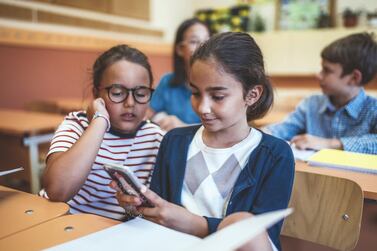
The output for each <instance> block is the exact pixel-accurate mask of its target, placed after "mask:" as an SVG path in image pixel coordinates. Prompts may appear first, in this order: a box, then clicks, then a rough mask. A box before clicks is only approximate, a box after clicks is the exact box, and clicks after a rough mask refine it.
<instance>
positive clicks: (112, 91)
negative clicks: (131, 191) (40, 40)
mask: <svg viewBox="0 0 377 251" xmlns="http://www.w3.org/2000/svg"><path fill="white" fill-rule="evenodd" d="M152 81H153V78H152V72H151V67H150V65H149V62H148V59H147V57H146V56H145V55H144V54H143V53H141V52H140V51H138V50H137V49H134V48H131V47H128V46H127V45H118V46H115V47H113V48H111V49H109V50H108V51H106V52H104V53H103V54H102V55H101V56H100V57H99V58H98V59H97V60H96V62H95V63H94V65H93V94H94V97H95V100H94V101H93V104H92V107H91V110H92V112H85V111H79V112H72V113H70V114H69V115H68V116H66V118H65V119H64V121H63V122H62V123H61V125H60V126H59V128H58V129H57V131H56V133H55V135H54V138H53V140H52V142H51V147H50V150H49V152H48V155H47V168H46V170H45V173H44V177H43V181H44V182H43V183H44V191H45V194H44V195H45V196H46V197H48V198H49V199H50V200H53V201H64V202H68V204H69V205H70V212H71V213H73V214H74V213H91V214H98V215H102V216H105V217H109V218H114V219H123V218H124V215H125V211H124V208H122V207H120V206H119V204H118V202H117V200H116V198H115V191H114V190H113V189H111V188H110V187H109V186H108V183H109V182H110V180H111V178H110V177H109V175H108V174H107V172H106V171H105V170H104V168H103V164H104V163H122V164H124V165H127V166H129V167H131V168H132V170H133V171H134V172H135V173H136V175H137V176H138V177H139V179H140V180H142V182H143V183H144V184H145V185H148V184H149V182H150V177H151V171H152V169H153V167H154V164H155V161H156V156H157V152H158V148H159V145H160V142H161V140H162V136H163V133H162V131H161V129H160V128H159V127H158V126H157V125H155V124H152V123H149V122H146V121H143V118H144V117H145V113H146V110H147V108H148V102H149V100H150V98H151V95H152V89H151V86H152ZM93 113H94V115H93ZM42 191H43V190H42Z"/></svg>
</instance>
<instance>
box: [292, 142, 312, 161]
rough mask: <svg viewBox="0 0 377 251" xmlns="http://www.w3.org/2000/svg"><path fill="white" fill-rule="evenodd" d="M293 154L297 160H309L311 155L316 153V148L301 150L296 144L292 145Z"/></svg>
mask: <svg viewBox="0 0 377 251" xmlns="http://www.w3.org/2000/svg"><path fill="white" fill-rule="evenodd" d="M291 149H292V152H293V155H294V156H295V159H296V160H302V161H307V160H308V159H309V158H310V156H312V155H313V154H315V153H316V151H314V150H299V149H297V148H296V147H295V146H294V145H291Z"/></svg>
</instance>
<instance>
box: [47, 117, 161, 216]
mask: <svg viewBox="0 0 377 251" xmlns="http://www.w3.org/2000/svg"><path fill="white" fill-rule="evenodd" d="M88 124H89V121H88V118H87V116H86V113H85V112H72V113H70V114H69V115H67V116H66V118H65V119H64V121H63V122H62V123H61V124H60V126H59V127H58V129H57V131H56V132H55V135H54V137H53V140H52V142H51V146H50V150H49V152H48V155H47V156H49V155H50V154H53V153H56V152H65V151H67V150H68V149H70V147H72V145H74V144H75V142H76V141H77V140H78V139H79V138H80V137H81V135H82V134H83V132H84V131H85V129H86V128H87V127H88ZM162 137H163V131H162V130H161V129H160V128H159V127H158V126H157V125H155V124H152V123H147V122H144V123H142V125H141V126H140V127H139V129H138V130H137V131H136V133H135V134H133V135H130V134H128V135H120V134H119V133H116V132H113V131H111V130H110V131H109V132H107V133H106V134H105V135H104V139H103V141H102V144H101V146H100V149H99V151H98V153H97V156H96V159H95V162H94V163H93V165H92V168H91V171H90V173H89V175H88V177H87V179H86V181H85V183H84V185H83V186H82V187H81V189H80V190H79V192H78V193H77V194H76V195H75V196H74V197H73V198H72V199H71V200H70V201H68V204H69V205H70V212H71V213H73V214H75V213H92V214H97V215H101V216H105V217H109V218H114V219H123V218H124V209H123V208H122V207H120V206H119V205H118V201H117V200H116V198H115V191H114V190H113V189H111V188H110V187H109V183H110V181H111V178H110V177H109V175H108V174H107V172H106V171H105V170H104V168H103V164H104V163H118V164H119V163H122V164H123V165H127V166H129V167H130V168H131V170H133V171H134V173H135V174H136V175H137V177H138V178H139V179H140V180H141V181H142V183H144V184H146V185H149V182H150V179H151V172H152V170H153V167H154V164H155V161H156V156H157V152H158V148H159V146H160V142H161V140H162ZM83 154H85V153H83ZM63 171H64V170H62V172H63Z"/></svg>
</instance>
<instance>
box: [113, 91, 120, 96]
mask: <svg viewBox="0 0 377 251" xmlns="http://www.w3.org/2000/svg"><path fill="white" fill-rule="evenodd" d="M111 95H112V96H121V95H123V93H122V92H112V93H111Z"/></svg>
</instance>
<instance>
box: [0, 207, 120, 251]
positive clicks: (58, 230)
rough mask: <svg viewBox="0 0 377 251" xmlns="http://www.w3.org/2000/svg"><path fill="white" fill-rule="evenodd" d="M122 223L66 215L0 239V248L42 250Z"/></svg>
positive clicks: (86, 216)
mask: <svg viewBox="0 0 377 251" xmlns="http://www.w3.org/2000/svg"><path fill="white" fill-rule="evenodd" d="M119 223H121V222H120V221H116V220H112V219H108V218H104V217H100V216H97V215H92V214H73V215H66V216H62V217H59V218H56V219H54V220H51V221H48V222H45V223H43V224H40V225H38V226H35V227H32V228H29V229H27V230H25V231H22V232H19V233H17V234H13V235H11V236H8V237H7V238H4V239H1V240H0V250H41V249H45V248H49V247H52V246H55V245H58V244H62V243H64V242H67V241H71V240H74V239H76V238H79V237H82V236H85V235H88V234H91V233H94V232H97V231H100V230H102V229H105V228H108V227H111V226H114V225H117V224H119Z"/></svg>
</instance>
